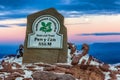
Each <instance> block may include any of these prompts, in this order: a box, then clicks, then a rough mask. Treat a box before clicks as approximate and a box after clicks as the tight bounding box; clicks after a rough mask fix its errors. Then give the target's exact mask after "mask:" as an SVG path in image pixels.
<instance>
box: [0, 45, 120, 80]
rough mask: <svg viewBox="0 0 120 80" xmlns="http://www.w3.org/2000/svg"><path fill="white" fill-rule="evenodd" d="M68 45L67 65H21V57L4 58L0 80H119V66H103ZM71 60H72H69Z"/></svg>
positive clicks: (84, 52) (0, 66)
mask: <svg viewBox="0 0 120 80" xmlns="http://www.w3.org/2000/svg"><path fill="white" fill-rule="evenodd" d="M83 48H84V49H83V51H77V50H76V47H75V46H74V45H72V44H69V49H68V62H67V63H56V64H53V65H51V64H47V63H41V62H40V63H33V64H22V57H19V58H17V57H9V56H8V57H6V58H4V59H3V60H2V61H1V63H0V80H120V66H113V65H110V64H105V63H103V62H100V61H99V60H97V59H95V58H93V57H92V56H89V55H88V54H87V49H88V47H86V46H84V45H83ZM71 58H72V59H71Z"/></svg>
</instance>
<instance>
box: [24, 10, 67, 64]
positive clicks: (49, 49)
mask: <svg viewBox="0 0 120 80" xmlns="http://www.w3.org/2000/svg"><path fill="white" fill-rule="evenodd" d="M66 61H67V29H66V27H65V26H64V17H63V16H62V15H61V14H60V13H58V12H57V11H56V10H55V9H54V8H50V9H47V10H43V11H40V12H37V13H34V14H31V15H28V17H27V29H26V37H25V42H24V54H23V63H36V62H44V63H51V64H52V63H58V62H59V63H64V62H66Z"/></svg>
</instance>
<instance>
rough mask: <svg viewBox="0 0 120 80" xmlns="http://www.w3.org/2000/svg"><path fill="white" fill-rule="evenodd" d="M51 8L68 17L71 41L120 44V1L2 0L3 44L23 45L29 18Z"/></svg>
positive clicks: (0, 32) (0, 24) (0, 27)
mask: <svg viewBox="0 0 120 80" xmlns="http://www.w3.org/2000/svg"><path fill="white" fill-rule="evenodd" d="M51 7H52V8H55V9H57V11H58V12H59V13H61V14H62V15H63V16H64V17H65V23H64V24H65V26H66V28H67V33H68V42H73V43H76V44H82V43H97V42H120V22H119V21H120V0H34V1H33V0H0V44H19V43H23V42H24V39H25V33H26V24H27V16H28V15H29V14H32V13H34V12H38V11H41V10H44V9H47V8H51Z"/></svg>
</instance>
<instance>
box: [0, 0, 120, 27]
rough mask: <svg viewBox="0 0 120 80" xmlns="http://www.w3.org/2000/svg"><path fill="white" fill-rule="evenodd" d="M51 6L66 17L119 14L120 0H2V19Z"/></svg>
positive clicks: (0, 9) (0, 5)
mask: <svg viewBox="0 0 120 80" xmlns="http://www.w3.org/2000/svg"><path fill="white" fill-rule="evenodd" d="M50 7H54V8H56V9H57V10H58V11H59V12H60V13H61V14H63V16H65V17H79V16H81V15H86V14H87V15H88V14H90V15H91V14H93V15H96V14H119V13H120V0H52V1H51V0H35V1H33V0H0V21H1V20H6V19H7V20H8V19H19V18H26V17H27V15H29V14H31V13H34V12H37V11H40V10H43V9H47V8H50ZM1 25H2V27H4V26H5V27H6V25H3V24H1Z"/></svg>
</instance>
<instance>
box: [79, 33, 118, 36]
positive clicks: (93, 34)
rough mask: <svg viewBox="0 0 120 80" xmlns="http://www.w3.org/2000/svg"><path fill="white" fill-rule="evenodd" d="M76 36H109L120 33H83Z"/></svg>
mask: <svg viewBox="0 0 120 80" xmlns="http://www.w3.org/2000/svg"><path fill="white" fill-rule="evenodd" d="M77 35H78V36H111V35H120V33H85V34H77Z"/></svg>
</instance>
